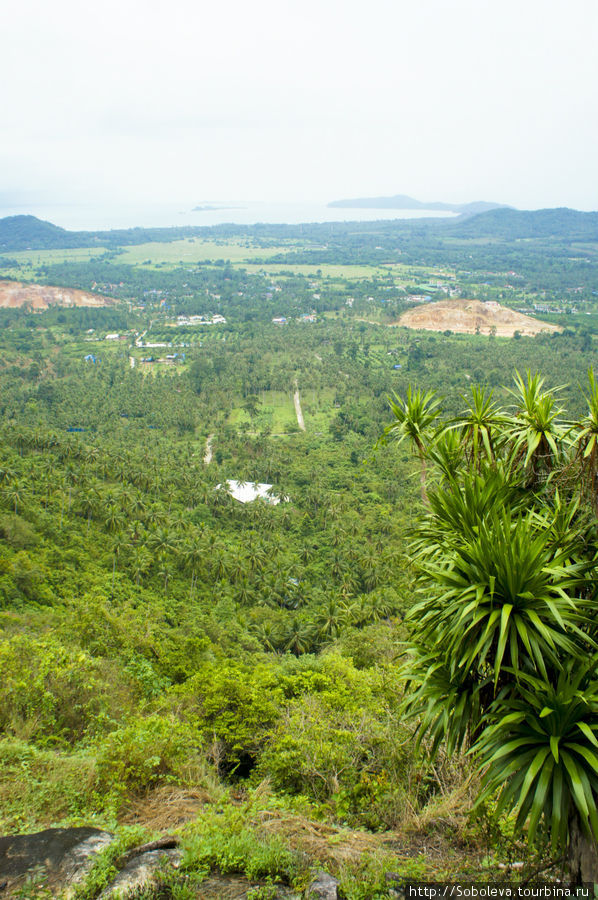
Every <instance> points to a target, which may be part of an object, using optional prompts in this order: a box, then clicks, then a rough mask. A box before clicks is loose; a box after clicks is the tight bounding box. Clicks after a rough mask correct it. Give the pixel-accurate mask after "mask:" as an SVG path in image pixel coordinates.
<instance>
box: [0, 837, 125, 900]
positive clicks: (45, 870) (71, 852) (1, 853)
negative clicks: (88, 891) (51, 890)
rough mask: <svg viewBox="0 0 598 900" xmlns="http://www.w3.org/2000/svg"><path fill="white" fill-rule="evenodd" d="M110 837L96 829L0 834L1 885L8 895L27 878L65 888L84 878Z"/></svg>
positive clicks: (111, 838)
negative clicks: (3, 835)
mask: <svg viewBox="0 0 598 900" xmlns="http://www.w3.org/2000/svg"><path fill="white" fill-rule="evenodd" d="M112 840H113V836H112V835H111V834H110V833H109V832H107V831H101V830H100V829H99V828H85V827H82V828H47V829H46V830H45V831H40V832H37V833H36V834H14V835H8V836H6V837H0V885H1V886H2V891H3V897H10V896H11V893H12V892H13V890H16V889H18V888H19V887H20V886H21V885H22V884H23V883H24V882H25V881H26V880H27V879H32V878H37V879H38V880H39V882H40V884H43V885H44V886H48V887H51V886H56V885H60V886H61V888H66V887H68V886H69V885H74V884H76V883H77V882H79V881H81V880H82V879H83V878H85V876H86V874H87V873H88V872H89V870H90V868H91V866H92V865H93V862H94V859H95V857H96V855H97V854H98V853H99V852H100V850H103V849H104V847H106V846H108V844H110V843H111V841H112Z"/></svg>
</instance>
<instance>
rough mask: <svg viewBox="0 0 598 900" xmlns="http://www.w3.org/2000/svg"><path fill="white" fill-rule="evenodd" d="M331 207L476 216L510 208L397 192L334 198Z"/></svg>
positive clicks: (489, 203) (329, 206)
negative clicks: (424, 200)
mask: <svg viewBox="0 0 598 900" xmlns="http://www.w3.org/2000/svg"><path fill="white" fill-rule="evenodd" d="M328 208H329V209H430V210H436V211H438V212H457V213H459V214H460V215H467V216H474V215H477V214H479V213H483V212H488V211H489V210H491V209H510V208H511V207H508V206H506V205H505V204H504V203H492V202H489V201H487V200H476V201H474V202H472V203H445V202H443V201H439V200H435V201H433V202H430V203H425V202H423V201H421V200H416V199H415V198H414V197H409V196H408V195H407V194H395V195H394V196H392V197H357V198H354V199H352V200H332V201H331V202H330V203H328Z"/></svg>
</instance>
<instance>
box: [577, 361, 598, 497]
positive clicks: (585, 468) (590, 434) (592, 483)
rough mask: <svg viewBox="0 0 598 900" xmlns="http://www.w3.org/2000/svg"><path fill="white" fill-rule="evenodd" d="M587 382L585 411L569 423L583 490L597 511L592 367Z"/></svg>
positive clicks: (597, 420) (596, 402) (597, 422)
mask: <svg viewBox="0 0 598 900" xmlns="http://www.w3.org/2000/svg"><path fill="white" fill-rule="evenodd" d="M588 382H589V392H588V393H587V394H584V397H585V400H586V403H587V412H586V414H585V415H584V416H582V417H581V419H580V420H579V421H578V422H573V423H571V426H572V427H571V433H572V434H573V443H574V446H575V447H576V450H577V457H578V459H579V460H580V462H581V470H582V477H583V480H584V487H585V490H586V492H587V494H588V495H589V496H590V498H591V502H592V505H593V507H594V512H596V513H598V381H596V376H595V374H594V370H593V369H592V368H590V369H589V370H588Z"/></svg>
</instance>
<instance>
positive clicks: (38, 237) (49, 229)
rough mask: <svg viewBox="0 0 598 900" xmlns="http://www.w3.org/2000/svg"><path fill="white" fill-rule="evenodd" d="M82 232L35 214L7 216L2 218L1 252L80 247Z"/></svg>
mask: <svg viewBox="0 0 598 900" xmlns="http://www.w3.org/2000/svg"><path fill="white" fill-rule="evenodd" d="M80 246H82V245H81V238H80V233H79V232H76V231H67V230H66V229H65V228H60V227H59V226H58V225H53V224H52V223H51V222H44V221H43V220H42V219H38V218H36V217H35V216H7V217H6V218H4V219H0V252H3V251H6V250H29V249H36V250H43V249H53V248H65V249H71V248H73V247H80Z"/></svg>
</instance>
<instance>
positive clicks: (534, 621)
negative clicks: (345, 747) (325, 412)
mask: <svg viewBox="0 0 598 900" xmlns="http://www.w3.org/2000/svg"><path fill="white" fill-rule="evenodd" d="M543 385H544V382H543V379H542V378H540V376H538V375H532V374H531V373H530V372H528V373H527V376H526V380H525V381H524V379H523V378H522V377H521V376H520V375H519V373H517V375H516V377H515V390H514V391H512V392H511V393H512V394H513V395H514V396H515V398H516V401H517V402H516V407H515V409H514V410H513V413H512V415H511V416H510V417H503V413H502V411H501V410H500V409H499V408H498V407H497V406H495V405H494V404H493V402H492V400H491V395H487V394H485V393H484V392H483V391H481V390H479V389H478V390H477V391H476V390H474V392H473V395H472V396H473V400H472V403H471V404H470V409H469V412H466V413H465V414H463V416H462V417H460V419H455V420H452V421H451V422H449V423H447V425H445V427H444V428H442V426H441V424H440V422H439V420H438V417H437V416H434V418H433V420H432V421H431V422H428V423H427V426H426V427H427V429H428V431H427V432H426V433H429V432H430V429H431V428H432V427H434V428H435V430H436V437H435V439H433V440H432V441H431V442H430V441H428V443H427V444H426V445H424V444H423V442H422V441H420V443H421V446H422V453H423V455H424V456H425V460H426V461H427V462H428V464H429V465H430V466H431V467H432V480H433V482H434V486H433V487H432V488H431V489H430V491H429V501H428V503H427V505H426V510H425V513H424V515H423V516H422V519H421V521H420V523H419V525H418V527H417V529H416V533H415V538H414V541H413V543H412V548H411V549H412V558H413V561H414V564H415V567H416V571H417V579H418V591H419V599H418V601H417V602H416V603H415V605H414V606H413V607H412V608H411V610H410V612H409V614H408V616H407V619H406V622H407V624H408V625H409V626H410V627H411V635H412V637H411V642H410V644H409V645H408V650H407V662H406V663H405V665H404V667H403V678H404V679H405V681H406V697H405V701H404V711H405V714H406V715H407V716H410V717H414V718H416V719H417V721H418V727H417V732H418V743H419V744H420V745H422V746H424V747H425V748H426V749H427V750H429V751H431V752H432V753H434V752H435V751H436V750H437V749H438V747H439V746H440V743H441V742H443V741H444V743H445V746H446V748H447V749H448V751H449V752H454V751H456V750H458V749H460V748H467V747H469V748H470V752H472V753H474V754H475V755H476V756H477V758H478V762H479V765H480V773H481V775H482V779H483V784H484V788H483V794H482V797H481V799H487V798H489V797H490V796H491V795H493V794H496V793H498V794H499V801H500V802H499V809H500V810H510V811H511V810H514V811H515V812H516V824H517V827H518V828H519V829H520V830H525V829H527V833H528V836H529V838H530V840H532V841H533V840H535V838H536V835H537V834H538V833H539V831H540V830H542V831H544V832H545V833H546V835H547V836H549V837H550V840H551V842H552V846H553V849H554V851H555V852H557V851H561V852H562V851H563V850H564V849H566V848H568V852H569V859H570V867H571V873H572V876H573V878H574V879H575V880H577V881H579V880H586V881H588V880H594V881H596V882H598V811H597V807H598V652H597V651H598V616H597V610H598V603H597V601H598V537H597V530H598V524H597V522H596V519H595V516H594V518H592V514H591V513H592V511H591V509H590V507H589V505H588V504H587V502H586V499H587V496H588V493H591V497H592V503H594V504H595V509H594V512H596V511H597V510H596V507H597V506H598V503H597V500H596V496H595V488H596V484H597V483H598V427H597V426H598V385H597V383H596V380H595V379H594V377H593V373H590V394H589V397H586V400H587V401H588V414H587V416H585V417H583V418H582V419H581V420H580V421H579V422H577V423H568V426H569V431H568V432H566V424H567V423H565V422H564V420H563V419H562V418H561V415H562V412H563V410H561V409H560V408H559V407H558V406H557V403H556V400H555V398H554V396H553V395H552V394H551V393H549V392H546V391H545V390H544V389H543ZM416 396H417V397H418V401H419V402H418V404H416V407H417V408H419V410H420V412H421V411H422V406H423V405H424V402H423V401H424V400H425V399H426V397H427V398H428V401H429V400H430V396H429V395H423V394H421V392H418V393H417V394H416V393H415V392H413V391H410V394H409V396H408V400H409V399H411V400H413V398H414V397H416ZM397 400H398V398H397ZM434 402H436V401H434ZM395 406H396V409H395V410H393V411H394V412H395V422H393V423H392V424H391V425H390V426H389V428H388V429H387V431H389V430H391V431H393V430H394V432H395V433H396V434H397V435H400V437H401V439H403V438H404V437H406V436H407V434H408V433H409V432H408V428H407V410H408V407H409V403H408V402H407V401H401V403H397V404H395ZM397 409H398V411H399V413H400V415H397ZM419 421H420V422H423V417H421V416H420V419H419ZM484 423H486V424H484ZM490 423H492V424H491V425H490ZM439 425H440V427H439ZM484 428H486V431H484ZM455 435H456V436H457V438H458V444H459V445H460V447H461V457H460V458H459V455H458V451H457V446H456V445H457V439H456V437H455ZM566 435H569V436H571V435H573V439H572V440H571V442H570V444H569V448H567V442H566V440H565V437H566ZM411 437H412V439H413V440H414V441H415V443H416V446H417V441H416V440H415V435H414V434H412V435H411ZM571 447H573V448H574V449H575V451H576V452H575V453H574V454H571V452H570V450H571ZM594 471H595V475H594V476H592V475H591V473H592V472H594ZM592 477H594V481H592V480H591V479H592ZM588 485H589V487H590V490H588ZM584 487H585V490H584ZM592 492H594V493H592ZM424 739H425V740H424Z"/></svg>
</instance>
